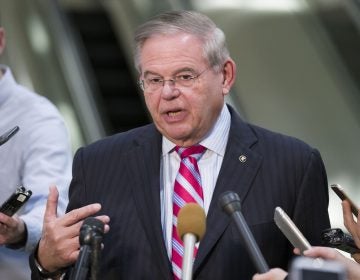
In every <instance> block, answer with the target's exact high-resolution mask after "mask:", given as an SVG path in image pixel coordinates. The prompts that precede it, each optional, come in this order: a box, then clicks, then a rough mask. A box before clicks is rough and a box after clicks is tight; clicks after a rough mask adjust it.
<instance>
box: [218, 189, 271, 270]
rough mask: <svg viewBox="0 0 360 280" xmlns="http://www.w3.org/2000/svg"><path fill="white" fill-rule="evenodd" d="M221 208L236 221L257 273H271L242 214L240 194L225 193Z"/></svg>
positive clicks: (220, 202)
mask: <svg viewBox="0 0 360 280" xmlns="http://www.w3.org/2000/svg"><path fill="white" fill-rule="evenodd" d="M219 206H220V207H221V208H222V209H223V211H224V212H226V213H227V214H228V215H229V216H231V217H232V219H233V220H234V222H235V224H236V226H237V228H238V230H239V231H240V234H241V236H242V238H243V239H244V241H245V242H244V243H245V246H246V249H247V250H248V253H249V254H250V256H251V258H252V261H253V262H254V264H255V266H256V268H257V271H258V272H259V273H265V272H267V271H269V266H268V265H267V263H266V261H265V259H264V257H263V255H262V254H261V252H260V249H259V247H258V245H257V243H256V241H255V238H254V236H253V235H252V233H251V231H250V229H249V227H248V225H247V223H246V221H245V218H244V216H243V215H242V213H241V202H240V198H239V196H238V194H237V193H234V192H231V191H227V192H225V193H223V194H222V195H221V197H220V199H219Z"/></svg>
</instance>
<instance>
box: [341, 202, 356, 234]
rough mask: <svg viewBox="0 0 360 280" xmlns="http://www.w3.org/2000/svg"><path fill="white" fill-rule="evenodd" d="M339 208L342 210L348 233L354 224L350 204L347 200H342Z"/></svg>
mask: <svg viewBox="0 0 360 280" xmlns="http://www.w3.org/2000/svg"><path fill="white" fill-rule="evenodd" d="M341 206H342V209H343V219H344V225H345V227H346V228H347V230H348V231H350V228H352V227H353V224H354V223H355V221H354V218H353V215H352V213H351V207H350V203H349V202H348V201H347V200H343V201H342V202H341Z"/></svg>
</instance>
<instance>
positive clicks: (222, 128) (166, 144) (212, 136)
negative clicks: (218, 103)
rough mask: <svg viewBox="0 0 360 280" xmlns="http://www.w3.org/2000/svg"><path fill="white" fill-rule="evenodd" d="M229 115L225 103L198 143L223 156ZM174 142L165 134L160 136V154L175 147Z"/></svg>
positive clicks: (164, 153)
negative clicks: (213, 123)
mask: <svg viewBox="0 0 360 280" xmlns="http://www.w3.org/2000/svg"><path fill="white" fill-rule="evenodd" d="M230 123H231V116H230V112H229V109H228V108H227V106H226V104H225V103H224V106H223V108H222V110H221V113H220V115H219V117H218V119H217V120H216V122H215V125H214V126H213V128H212V129H211V131H210V132H209V133H208V134H207V135H206V137H205V138H204V139H203V140H202V141H200V143H199V144H200V145H202V146H204V147H205V148H207V149H208V150H211V151H213V152H214V153H217V154H219V155H220V156H224V154H225V149H226V144H227V140H228V137H229V130H230ZM175 146H176V145H175V144H174V143H173V142H171V141H170V140H169V139H167V138H166V137H165V136H163V137H162V155H163V156H164V155H166V154H167V153H169V152H171V151H172V150H173V149H174V148H175Z"/></svg>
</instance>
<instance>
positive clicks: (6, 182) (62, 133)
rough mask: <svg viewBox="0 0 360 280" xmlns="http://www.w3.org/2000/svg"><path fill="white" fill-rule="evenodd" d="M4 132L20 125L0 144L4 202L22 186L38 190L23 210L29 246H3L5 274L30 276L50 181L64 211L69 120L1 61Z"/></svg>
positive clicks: (1, 273)
mask: <svg viewBox="0 0 360 280" xmlns="http://www.w3.org/2000/svg"><path fill="white" fill-rule="evenodd" d="M1 70H2V71H3V72H4V73H3V76H2V78H0V135H2V134H3V133H4V132H6V131H8V130H9V129H11V128H13V127H15V126H19V127H20V130H19V132H18V133H17V134H15V135H14V136H13V137H12V138H11V139H10V140H9V141H8V142H6V143H5V144H3V145H2V146H0V190H1V191H0V203H3V202H4V201H5V200H6V199H7V198H8V197H9V196H10V195H11V194H12V193H13V192H14V190H15V189H16V188H17V187H18V186H21V185H22V186H24V187H26V188H27V189H30V190H31V191H32V192H33V194H32V196H31V198H30V199H29V201H28V202H27V203H26V204H25V205H24V206H23V207H22V208H21V209H20V211H19V212H18V214H19V216H20V217H21V219H23V220H24V222H25V224H26V228H27V242H26V245H25V247H24V248H21V249H17V250H13V249H9V248H7V247H5V246H1V247H0V279H4V280H5V279H11V280H24V279H30V269H29V265H28V256H29V253H30V252H31V251H32V250H33V249H34V247H35V245H36V244H37V242H38V240H39V239H40V235H41V230H42V223H43V215H44V209H45V205H46V199H47V196H48V192H49V186H50V185H52V184H55V185H56V186H57V187H58V190H59V193H60V199H59V205H58V214H59V215H61V214H62V213H64V211H65V207H66V205H67V192H68V185H69V182H70V179H71V162H72V154H71V148H70V141H69V137H68V133H67V130H66V128H65V125H64V121H63V119H62V117H61V116H60V114H59V112H58V110H57V109H56V108H55V106H54V105H52V104H51V103H50V102H49V101H48V100H47V99H46V98H44V97H42V96H40V95H37V94H35V93H33V92H31V91H29V90H28V89H26V88H24V87H22V86H21V85H19V84H17V83H16V81H15V80H14V78H13V75H12V73H11V70H10V69H9V68H8V67H7V66H5V65H0V71H1Z"/></svg>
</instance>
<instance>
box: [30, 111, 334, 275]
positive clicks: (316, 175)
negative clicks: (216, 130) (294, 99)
mask: <svg viewBox="0 0 360 280" xmlns="http://www.w3.org/2000/svg"><path fill="white" fill-rule="evenodd" d="M230 111H231V128H230V135H229V141H228V144H227V148H226V153H225V157H224V160H223V164H222V167H221V170H220V174H219V177H218V180H217V183H216V187H215V191H214V194H213V199H212V202H211V205H210V209H209V212H208V215H207V227H206V234H205V236H204V238H203V240H202V242H201V243H200V247H199V251H198V255H197V258H196V261H195V264H194V279H206V280H208V279H236V280H239V279H251V277H252V275H253V274H254V273H256V270H255V267H254V266H253V264H252V262H251V259H250V257H249V254H248V253H247V251H246V249H245V247H244V244H243V241H242V239H241V237H240V235H239V232H238V231H237V229H236V227H235V226H234V223H232V222H231V220H230V219H229V217H228V216H227V215H226V214H225V213H223V212H222V210H221V209H219V207H218V205H217V201H218V198H219V196H220V195H221V194H222V193H223V192H224V191H227V190H232V191H234V192H237V193H238V194H239V196H240V198H241V200H242V213H243V215H244V217H245V219H246V221H247V223H248V225H249V227H250V229H251V231H252V233H253V235H254V237H255V239H256V241H257V243H258V245H259V247H260V249H261V251H262V253H263V255H264V257H265V259H266V261H267V263H268V265H269V266H270V267H282V268H284V269H287V266H288V263H289V260H290V258H291V256H292V246H291V245H290V244H289V242H288V241H287V240H286V238H285V237H284V236H283V235H282V233H281V232H280V231H279V229H278V228H277V227H276V225H275V223H274V221H273V216H274V209H275V207H276V206H280V207H282V208H283V209H284V210H285V212H286V213H288V215H289V216H290V217H291V218H292V219H293V221H294V222H295V224H296V225H297V226H298V227H299V228H300V230H301V231H302V232H303V234H304V235H305V237H306V238H307V239H308V240H309V242H310V243H311V244H312V245H319V244H320V233H321V231H322V230H323V229H325V228H329V227H330V224H329V218H328V212H327V208H328V187H327V178H326V172H325V169H324V165H323V162H322V160H321V157H320V154H319V153H318V151H317V150H315V149H313V148H311V147H310V146H308V145H307V144H305V143H303V142H302V141H300V140H297V139H295V138H291V137H288V136H284V135H281V134H277V133H273V132H270V131H268V130H265V129H263V128H259V127H256V126H253V125H250V124H247V123H245V122H243V121H242V120H241V119H240V118H239V116H238V115H237V114H236V113H235V112H234V111H233V110H232V109H231V108H230ZM160 155H161V135H160V134H159V132H158V131H157V130H156V128H155V126H154V125H153V124H151V125H147V126H144V127H141V128H137V129H134V130H131V131H128V132H125V133H120V134H117V135H114V136H111V137H108V138H106V139H104V140H101V141H98V142H96V143H94V144H91V145H90V146H88V147H85V148H81V149H80V150H79V151H78V152H77V153H76V155H75V159H74V164H73V180H72V183H71V186H70V193H69V199H70V202H69V205H68V211H70V210H71V209H74V208H78V207H81V206H84V205H86V204H89V203H94V202H99V203H101V204H102V210H101V213H102V214H106V215H109V216H110V219H111V222H110V232H109V233H108V234H106V235H105V237H104V240H103V241H104V249H103V251H102V259H101V273H100V274H101V277H100V279H157V280H160V279H172V274H171V264H170V261H169V258H168V255H167V252H166V248H165V243H164V240H163V234H162V228H161V222H160V191H159V186H160V176H159V174H160ZM241 155H244V156H245V157H246V161H245V162H241V161H240V160H239V157H240V156H241ZM33 271H34V270H33ZM33 277H34V278H33V279H37V278H36V275H35V273H33Z"/></svg>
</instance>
